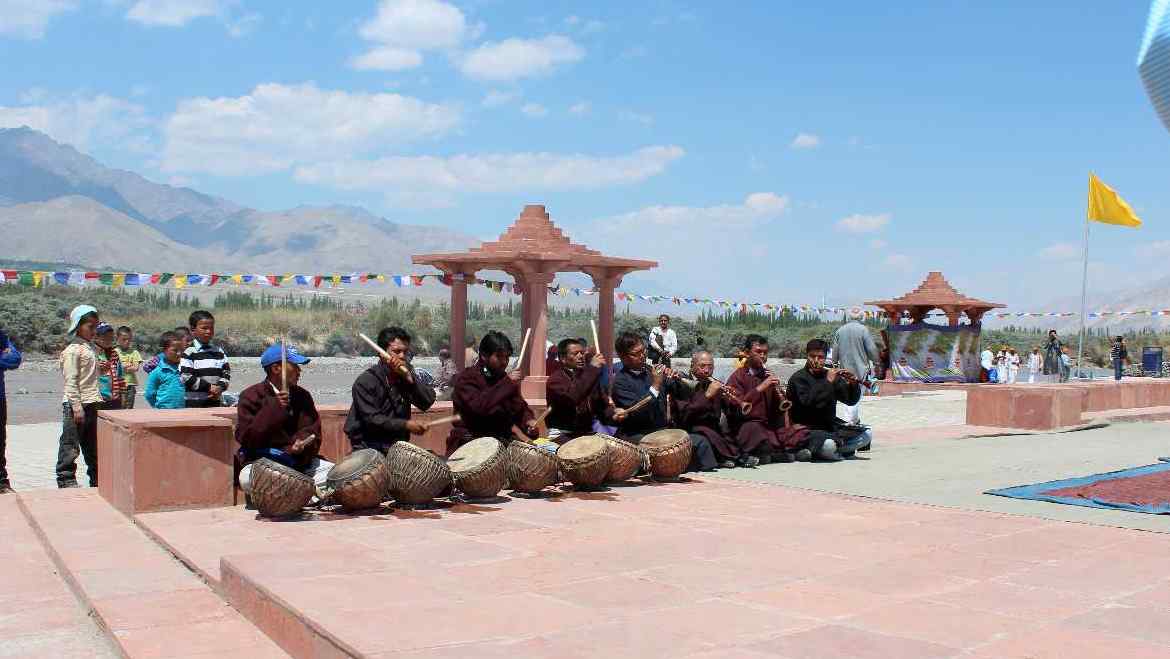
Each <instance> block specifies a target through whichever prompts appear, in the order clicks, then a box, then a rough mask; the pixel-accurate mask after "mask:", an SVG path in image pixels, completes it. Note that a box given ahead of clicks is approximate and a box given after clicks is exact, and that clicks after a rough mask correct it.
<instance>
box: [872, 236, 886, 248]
mask: <svg viewBox="0 0 1170 659" xmlns="http://www.w3.org/2000/svg"><path fill="white" fill-rule="evenodd" d="M888 244H889V243H887V242H886V241H884V240H882V239H881V238H874V239H873V240H871V241H869V248H870V249H885V248H886V245H888Z"/></svg>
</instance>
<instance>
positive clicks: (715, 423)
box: [675, 350, 760, 469]
mask: <svg viewBox="0 0 1170 659" xmlns="http://www.w3.org/2000/svg"><path fill="white" fill-rule="evenodd" d="M714 372H715V359H714V358H713V357H712V356H711V353H709V352H707V351H706V350H699V351H697V352H695V353H694V354H693V355H692V356H691V375H692V376H693V377H694V378H695V388H694V391H693V392H691V394H690V396H689V397H688V396H683V395H680V396H679V397H678V398H677V399H676V400H675V406H676V409H677V413H676V414H675V419H676V420H677V421H678V424H679V427H680V428H682V429H683V430H686V431H687V432H689V433H699V434H701V435H703V436H704V437H706V438H707V441H708V442H710V443H711V448H712V449H714V450H715V456H716V458H717V459H718V461H719V466H720V467H722V468H724V469H730V468H732V467H754V466H756V465H758V464H759V463H760V460H759V458H757V457H755V456H754V455H750V454H746V453H743V454H741V453H740V452H739V449H738V448H737V447H736V443H735V440H734V439H732V438H731V437H729V436H728V435H727V434H726V433H725V432H724V431H723V424H722V423H721V421H722V417H723V416H724V415H725V414H728V413H729V412H730V410H731V408H730V406H729V405H728V400H727V398H726V396H727V394H726V393H724V392H723V383H722V382H719V381H718V380H716V379H714V378H713V377H711V376H712V374H713V373H714ZM737 400H738V398H737Z"/></svg>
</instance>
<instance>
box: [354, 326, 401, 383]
mask: <svg viewBox="0 0 1170 659" xmlns="http://www.w3.org/2000/svg"><path fill="white" fill-rule="evenodd" d="M358 336H360V337H362V339H364V340H365V342H366V343H368V344H370V347H371V348H373V349H374V352H376V353H378V354H379V355H381V356H383V357H385V358H386V359H390V353H388V352H386V351H385V350H383V349H382V347H381V346H379V345H378V344H377V343H374V342H373V340H371V339H370V337H368V336H366V335H365V334H362V333H361V332H358ZM398 370H399V371H400V372H401V373H402V374H403V375H405V376H406V377H410V369H408V368H406V364H403V365H402V366H399V367H398Z"/></svg>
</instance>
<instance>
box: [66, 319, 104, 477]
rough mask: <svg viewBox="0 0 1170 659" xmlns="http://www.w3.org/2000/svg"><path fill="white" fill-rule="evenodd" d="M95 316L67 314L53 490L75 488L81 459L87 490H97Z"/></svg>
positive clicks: (97, 404) (96, 352) (97, 392)
mask: <svg viewBox="0 0 1170 659" xmlns="http://www.w3.org/2000/svg"><path fill="white" fill-rule="evenodd" d="M97 324H98V312H97V309H95V308H93V307H92V306H90V305H88V304H81V305H78V306H76V307H74V308H73V310H72V311H70V312H69V334H70V335H72V336H73V341H72V342H71V343H70V344H69V345H68V346H66V347H65V350H64V351H63V352H62V353H61V375H62V378H63V380H64V384H63V387H62V388H63V390H64V392H65V393H64V396H63V400H62V401H61V439H60V441H59V447H58V451H57V487H62V488H64V487H78V484H77V457H78V456H79V455H84V456H85V466H86V472H87V474H88V476H89V486H90V487H97V484H98V471H97V464H98V461H97V412H98V406H100V405H101V403H102V394H101V391H99V390H98V376H99V375H100V374H99V373H98V349H97V346H95V345H94V344H93V338H94V334H95V332H96V331H97Z"/></svg>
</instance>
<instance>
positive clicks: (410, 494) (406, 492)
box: [386, 441, 451, 503]
mask: <svg viewBox="0 0 1170 659" xmlns="http://www.w3.org/2000/svg"><path fill="white" fill-rule="evenodd" d="M386 462H388V463H389V465H390V484H389V487H388V490H389V492H390V496H392V497H394V500H395V501H398V502H400V503H429V502H430V501H431V500H432V499H434V498H435V497H437V496H439V495H440V494H441V493H442V492H443V490H446V489H447V488H448V487H450V486H451V470H450V469H448V468H447V463H446V462H443V459H442V458H440V457H439V456H437V455H435V454H434V453H431V452H430V451H428V450H426V449H424V448H420V447H418V446H415V445H414V444H411V443H410V442H407V441H399V442H394V445H393V446H391V447H390V450H389V451H386Z"/></svg>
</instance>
